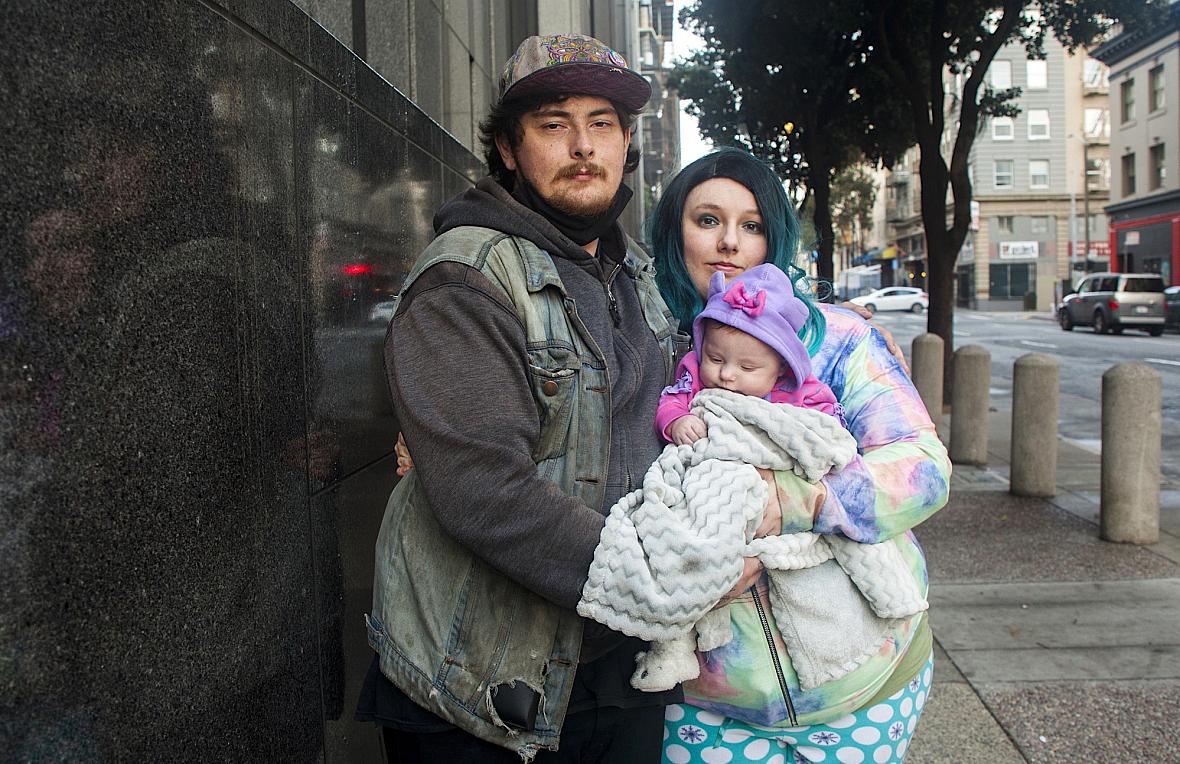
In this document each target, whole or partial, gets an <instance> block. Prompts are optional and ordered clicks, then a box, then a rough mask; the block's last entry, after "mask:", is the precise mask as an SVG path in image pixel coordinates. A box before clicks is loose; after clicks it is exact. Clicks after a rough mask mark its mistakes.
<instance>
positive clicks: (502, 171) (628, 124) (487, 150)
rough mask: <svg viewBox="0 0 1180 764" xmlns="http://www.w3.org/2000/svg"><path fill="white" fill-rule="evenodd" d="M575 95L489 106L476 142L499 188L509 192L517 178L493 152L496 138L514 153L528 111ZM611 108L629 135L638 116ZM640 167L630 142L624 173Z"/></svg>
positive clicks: (619, 107)
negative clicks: (521, 120) (521, 121)
mask: <svg viewBox="0 0 1180 764" xmlns="http://www.w3.org/2000/svg"><path fill="white" fill-rule="evenodd" d="M574 95H575V94H573V93H565V94H562V95H557V96H553V95H549V94H544V95H535V96H526V97H524V98H517V99H513V100H512V101H509V102H507V103H505V102H503V101H497V102H496V103H494V104H492V110H491V111H490V112H488V116H487V118H486V119H484V120H483V121H482V122H480V123H479V142H480V144H481V145H482V146H483V151H484V161H485V162H486V163H487V165H488V171H489V172H490V173H491V175H492V176H493V177H494V178H495V179H496V180H497V181H499V182H500V185H502V186H504V187H505V188H508V189H511V188H512V183H513V178H514V176H515V175H516V173H514V172H513V171H512V170H509V169H508V167H507V166H506V165H505V164H504V160H502V159H501V158H500V151H499V149H497V148H496V136H497V135H503V136H505V137H507V138H508V145H509V146H511V147H512V150H513V151H515V150H516V148H517V147H518V146H519V145H520V141H521V139H522V138H523V137H524V131H523V130H522V129H521V127H520V118H521V117H523V116H524V115H525V114H528V113H529V112H531V111H536V110H537V109H540V108H541V107H542V106H545V105H546V104H551V103H561V102H562V101H564V100H566V99H567V98H572V97H573V96H574ZM607 100H609V101H610V103H611V106H613V107H615V113H616V114H617V115H618V117H619V123H620V124H621V125H622V127H623V129H624V130H627V131H628V132H631V131H632V130H634V128H635V120H636V118H637V117H638V116H639V114H638V112H634V111H629V110H628V109H627V108H626V107H624V106H623V105H622V104H620V103H618V102H617V101H614V100H612V99H607ZM637 167H639V147H638V146H636V145H635V142H634V141H632V142H631V145H630V146H629V147H628V148H627V161H626V163H625V164H624V165H623V172H624V173H630V172H634V171H635V169H636V168H637Z"/></svg>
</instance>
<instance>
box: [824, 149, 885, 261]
mask: <svg viewBox="0 0 1180 764" xmlns="http://www.w3.org/2000/svg"><path fill="white" fill-rule="evenodd" d="M876 202H877V184H876V181H875V180H874V178H873V176H872V175H871V174H869V173H868V172H866V171H865V168H864V167H863V166H862V165H855V166H852V167H846V168H844V169H843V170H841V171H840V172H838V173H836V177H835V178H833V179H832V209H833V210H834V211H835V212H834V213H833V221H834V222H835V224H836V228H837V229H839V230H841V231H848V232H850V233H851V234H852V235H853V239H854V241H855V242H857V243H859V237H857V236H856V233H857V232H859V231H864V230H865V229H867V228H870V227H871V226H872V225H873V205H874V204H876Z"/></svg>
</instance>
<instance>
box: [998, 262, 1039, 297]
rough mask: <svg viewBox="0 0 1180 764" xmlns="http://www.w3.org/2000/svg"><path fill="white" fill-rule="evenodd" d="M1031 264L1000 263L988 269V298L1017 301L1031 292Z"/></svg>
mask: <svg viewBox="0 0 1180 764" xmlns="http://www.w3.org/2000/svg"><path fill="white" fill-rule="evenodd" d="M1033 265H1034V264H1033V263H1011V264H1009V263H1002V264H992V265H990V266H989V267H988V297H990V298H991V299H993V300H1019V299H1021V298H1023V297H1024V295H1025V294H1026V293H1028V292H1031V291H1032V290H1033Z"/></svg>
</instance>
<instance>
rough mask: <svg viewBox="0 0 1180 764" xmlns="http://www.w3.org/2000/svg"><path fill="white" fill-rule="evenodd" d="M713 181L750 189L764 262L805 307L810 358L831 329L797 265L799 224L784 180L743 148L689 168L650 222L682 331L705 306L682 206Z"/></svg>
mask: <svg viewBox="0 0 1180 764" xmlns="http://www.w3.org/2000/svg"><path fill="white" fill-rule="evenodd" d="M712 178H729V179H730V180H734V181H737V182H738V183H741V184H742V185H743V186H745V187H746V188H747V189H749V190H750V193H751V194H753V195H754V200H755V201H756V202H757V204H758V211H759V212H760V213H761V214H762V226H763V230H765V232H766V247H767V249H766V262H768V263H771V264H773V265H776V266H778V267H779V269H780V270H782V271H783V272H784V273H786V274H787V276H788V277H789V278H790V279H791V284H792V286H793V288H794V291H795V296H796V297H798V298H799V299H800V300H802V301H803V303H804V304H805V305H806V306H807V313H808V316H807V321H806V323H804V325H803V328H802V329H800V330H799V339H800V340H802V341H803V344H804V345H805V346H806V347H807V352H808V353H815V351H816V350H817V349H818V348H819V346H820V343H822V342H823V339H824V331H825V329H826V328H827V324H826V323H825V321H824V317H823V314H822V313H820V311H819V308H817V307H816V305H815V298H814V296H813V294H812V288H811V283H810V280H809V279H808V278H807V274H805V273H804V272H803V269H802V268H800V267H799V266H798V265H796V264H795V258H796V256H797V254H798V252H799V219H798V218H797V217H796V216H795V212H794V209H793V207H792V206H791V203H790V202H789V201H788V199H787V194H786V192H785V191H783V184H782V181H780V180H779V179H778V177H777V176H776V175H775V174H774V171H773V170H771V169H770V167H769V166H768V165H766V164H765V163H764V162H762V161H761V160H759V159H757V158H755V157H754V156H753V155H751V154H749V153H747V152H745V151H742V150H740V149H730V148H726V149H720V150H718V151H714V152H713V153H711V154H706V155H705V156H703V157H701V158H700V159H698V160H696V161H695V162H693V163H692V164H690V165H689V166H688V167H685V168H684V169H683V170H681V171H680V172H679V173H677V175H676V177H675V178H673V179H672V182H671V183H669V184H668V189H667V190H666V191H665V192H664V194H663V196H662V197H661V198H660V201H659V202H658V203H657V204H656V207H655V210H653V211H652V214H651V217H650V218H648V221H647V240H648V241H649V242H651V248H652V256H653V257H654V258H655V261H656V283H657V284H658V285H659V287H660V293H661V294H662V295H663V297H664V301H665V302H666V303H668V307H669V308H670V309H671V310H672V313H673V315H675V316H676V318H677V319H678V320H679V321H680V328H681V329H683V330H685V331H691V327H692V322H693V319H694V318H696V315H697V314H698V313H700V312H701V310H703V309H704V307H705V300H704V298H702V297H701V296H700V294H698V293H697V290H696V287H695V286H693V284H692V281H691V280H690V279H689V277H688V268H687V267H685V265H684V231H683V216H684V204H685V202H686V201H687V199H688V195H689V193H690V192H691V191H692V190H693V189H694V188H696V187H697V186H699V185H700V184H701V183H704V182H705V181H706V180H710V179H712Z"/></svg>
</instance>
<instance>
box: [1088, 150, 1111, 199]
mask: <svg viewBox="0 0 1180 764" xmlns="http://www.w3.org/2000/svg"><path fill="white" fill-rule="evenodd" d="M1086 188H1087V189H1088V190H1090V191H1095V190H1097V191H1106V190H1107V189H1109V188H1110V160H1109V159H1106V158H1105V157H1098V158H1091V159H1087V160H1086Z"/></svg>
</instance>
